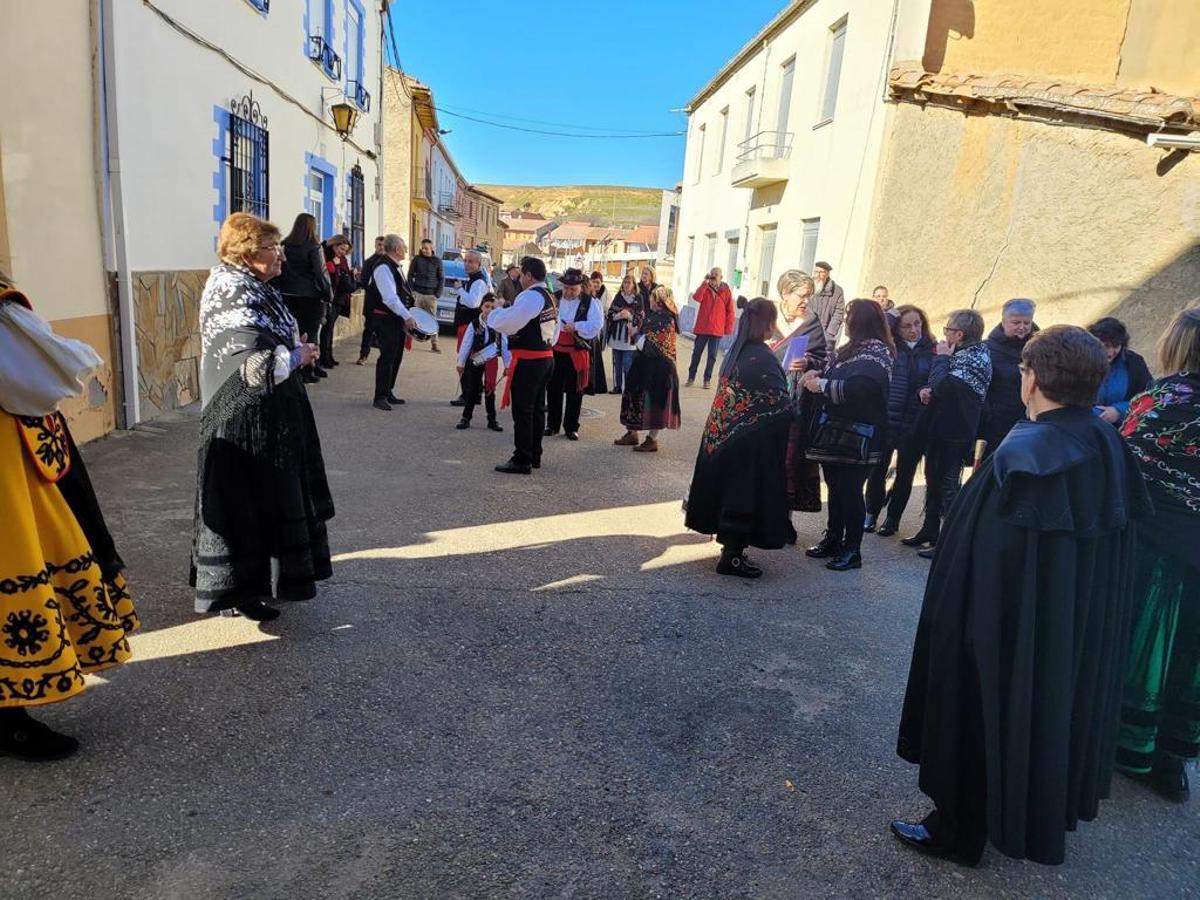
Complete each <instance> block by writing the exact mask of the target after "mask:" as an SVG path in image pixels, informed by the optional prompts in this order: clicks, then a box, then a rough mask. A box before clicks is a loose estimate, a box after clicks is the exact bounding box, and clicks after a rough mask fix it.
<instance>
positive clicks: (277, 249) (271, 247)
mask: <svg viewBox="0 0 1200 900" xmlns="http://www.w3.org/2000/svg"><path fill="white" fill-rule="evenodd" d="M258 249H259V250H260V251H265V252H269V253H282V252H283V244H279V243H276V244H263V245H262V246H261V247H259V248H258Z"/></svg>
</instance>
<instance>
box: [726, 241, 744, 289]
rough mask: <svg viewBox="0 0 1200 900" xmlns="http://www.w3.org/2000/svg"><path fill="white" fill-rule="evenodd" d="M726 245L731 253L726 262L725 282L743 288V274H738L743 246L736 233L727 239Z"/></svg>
mask: <svg viewBox="0 0 1200 900" xmlns="http://www.w3.org/2000/svg"><path fill="white" fill-rule="evenodd" d="M726 243H727V244H728V248H729V252H728V256H727V257H726V260H725V280H726V281H728V282H729V283H730V284H732V285H733V286H734V287H741V286H742V276H741V273H740V272H738V267H737V264H738V248H739V247H740V246H741V244H740V243H739V242H738V239H737V236H736V232H735V233H734V236H733V237H728V238H726Z"/></svg>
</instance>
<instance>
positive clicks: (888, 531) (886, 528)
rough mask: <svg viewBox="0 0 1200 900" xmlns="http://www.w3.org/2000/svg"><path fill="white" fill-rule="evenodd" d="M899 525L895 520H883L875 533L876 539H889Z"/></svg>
mask: <svg viewBox="0 0 1200 900" xmlns="http://www.w3.org/2000/svg"><path fill="white" fill-rule="evenodd" d="M899 527H900V523H899V522H897V521H896V520H895V519H884V520H883V524H882V525H880V526H879V528H878V529H876V531H875V535H876V536H877V537H891V536H892V535H893V534H895V533H896V531H897V530H898V529H899Z"/></svg>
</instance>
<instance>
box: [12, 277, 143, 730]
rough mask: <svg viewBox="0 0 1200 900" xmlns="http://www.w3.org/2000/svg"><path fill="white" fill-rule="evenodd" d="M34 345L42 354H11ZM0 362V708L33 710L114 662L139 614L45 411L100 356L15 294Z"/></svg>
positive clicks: (71, 447) (83, 482)
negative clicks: (56, 330) (60, 333)
mask: <svg viewBox="0 0 1200 900" xmlns="http://www.w3.org/2000/svg"><path fill="white" fill-rule="evenodd" d="M17 304H21V306H18V305H17ZM30 335H33V336H34V338H33V340H34V341H37V342H38V343H37V344H36V345H35V344H32V343H28V342H27V338H28V337H29V336H30ZM43 340H44V341H46V342H47V343H41V342H42V341H43ZM34 346H38V347H41V348H43V349H44V348H50V349H49V352H42V351H41V350H39V351H38V352H37V353H36V354H35V355H34V356H30V357H24V358H20V359H19V358H18V357H19V356H20V353H21V350H22V349H25V348H30V347H34ZM60 350H62V351H63V353H59V351H60ZM84 351H86V353H85V352H84ZM0 357H2V359H0V405H2V406H3V407H4V408H3V409H0V510H3V511H4V514H3V515H2V516H0V708H8V707H26V706H39V705H42V704H46V703H54V702H57V701H59V700H65V699H67V698H68V697H71V696H74V695H75V694H77V693H79V692H80V691H82V690H83V689H84V675H85V674H88V673H95V672H102V671H104V670H105V669H108V668H111V667H113V666H117V665H120V664H121V663H123V662H125V661H126V660H127V659H128V658H129V656H130V650H129V641H128V635H130V634H131V633H133V632H134V631H135V630H137V628H138V618H137V614H136V612H135V611H134V607H133V603H132V601H131V599H130V596H129V593H128V591H127V590H126V587H125V581H124V578H123V577H122V575H121V572H122V570H123V569H124V566H125V564H124V562H123V561H122V560H121V557H120V556H119V555H118V553H117V551H116V548H115V546H114V545H113V539H112V536H111V535H110V534H109V532H108V528H107V527H106V525H105V523H104V517H103V516H102V515H101V513H100V507H99V504H98V503H97V502H96V495H95V492H94V491H93V490H92V484H91V480H90V479H89V478H88V474H87V469H86V468H85V467H84V463H83V457H82V456H80V454H79V451H78V449H77V448H76V447H75V443H74V441H73V440H72V438H71V433H70V430H69V429H68V428H67V423H66V421H65V420H64V419H63V417H62V416H61V415H60V414H59V413H57V412H51V413H49V414H48V415H47V414H45V413H46V410H47V409H48V408H53V406H55V405H56V404H57V403H58V402H59V401H60V400H62V399H65V398H66V397H67V396H71V395H77V394H79V393H80V392H81V390H82V389H81V387H80V385H79V384H78V381H77V380H76V379H77V376H78V374H82V373H83V372H86V371H88V370H90V369H91V368H94V367H95V366H96V365H99V363H100V360H99V358H98V357H96V356H95V353H94V352H92V351H91V349H90V348H86V347H84V346H83V345H79V344H78V342H75V341H66V340H64V339H62V338H58V337H56V336H54V335H53V334H52V333H51V332H50V330H49V327H48V326H46V325H45V323H44V322H43V321H42V320H41V319H39V318H38V317H36V316H35V315H34V314H33V313H32V312H30V311H29V309H28V301H27V300H26V299H25V298H24V296H23V295H21V294H19V293H18V292H16V291H6V292H5V293H4V294H3V295H0ZM60 362H61V363H62V365H61V367H60V368H58V371H54V370H53V369H54V367H58V366H59V363H60ZM48 366H49V367H50V368H48ZM34 382H37V384H36V385H34V387H33V390H32V391H29V390H27V388H29V387H30V386H31V385H32V384H33V383H34Z"/></svg>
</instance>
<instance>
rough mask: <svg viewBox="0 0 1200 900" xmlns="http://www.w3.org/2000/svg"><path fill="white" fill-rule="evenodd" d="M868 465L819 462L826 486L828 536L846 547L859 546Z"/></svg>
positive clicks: (864, 515) (869, 468) (869, 470)
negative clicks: (827, 496) (827, 488)
mask: <svg viewBox="0 0 1200 900" xmlns="http://www.w3.org/2000/svg"><path fill="white" fill-rule="evenodd" d="M871 469H872V467H871V466H854V465H847V464H844V463H822V464H821V471H822V472H823V473H824V474H825V484H826V485H828V487H829V511H828V512H829V519H828V526H827V527H828V529H829V537H830V539H831V540H834V541H837V542H838V543H839V544H841V546H842V547H843V549H846V550H858V549H860V548H861V547H862V536H863V520H864V519H865V518H866V516H867V504H866V501H865V500H864V499H863V485H865V484H866V483H867V476H869V475H870V474H871Z"/></svg>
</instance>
